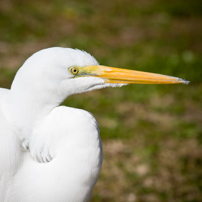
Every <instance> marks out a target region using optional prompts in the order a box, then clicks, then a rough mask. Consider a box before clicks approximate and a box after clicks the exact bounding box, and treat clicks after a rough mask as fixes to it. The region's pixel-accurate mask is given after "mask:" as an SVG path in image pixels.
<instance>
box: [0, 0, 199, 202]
mask: <svg viewBox="0 0 202 202" xmlns="http://www.w3.org/2000/svg"><path fill="white" fill-rule="evenodd" d="M51 46H62V47H72V48H78V49H84V50H86V51H87V52H89V53H91V54H92V55H94V56H95V58H97V60H98V61H99V62H100V64H104V65H109V66H117V67H122V68H128V69H137V70H142V71H150V72H156V73H162V74H168V75H173V76H177V77H181V78H184V79H186V80H190V81H191V83H190V85H161V86H160V85H130V86H126V87H122V88H119V89H112V88H109V89H104V90H98V91H94V92H89V93H85V94H82V95H75V96H72V97H70V98H68V100H67V101H65V103H64V104H66V105H69V106H72V107H77V108H83V109H86V110H88V111H90V112H92V113H93V114H94V116H95V117H96V119H97V121H98V122H99V124H100V131H101V137H102V140H103V148H104V162H103V167H102V171H101V174H100V177H99V179H98V182H97V184H96V187H95V189H94V193H93V197H92V200H91V201H94V202H135V201H138V202H162V201H165V202H167V201H169V202H173V201H174V202H201V201H202V1H201V0H192V1H191V0H170V1H167V0H136V1H135V0H133V1H132V0H111V1H102V0H97V1H93V0H86V1H82V0H74V1H73V0H71V1H65V0H58V1H49V0H35V1H27V0H1V1H0V85H1V86H2V87H7V88H9V87H10V85H11V82H12V80H13V77H14V75H15V72H16V71H17V69H18V68H19V67H20V66H21V65H22V63H23V62H24V61H25V59H26V58H27V57H29V56H30V55H31V54H33V53H34V52H36V51H38V50H40V49H43V48H47V47H51ZM36 82H37V81H36Z"/></svg>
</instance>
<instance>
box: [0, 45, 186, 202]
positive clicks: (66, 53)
mask: <svg viewBox="0 0 202 202" xmlns="http://www.w3.org/2000/svg"><path fill="white" fill-rule="evenodd" d="M128 83H187V82H186V81H184V80H182V79H178V78H175V77H168V76H163V75H159V74H151V73H144V72H137V71H132V70H124V69H118V68H111V67H105V66H100V65H98V63H97V61H96V60H95V59H94V58H93V57H92V56H91V55H90V54H88V53H86V52H84V51H80V50H74V49H70V48H49V49H45V50H42V51H39V52H37V53H35V54H34V55H33V56H31V57H30V58H29V59H28V60H27V61H26V62H25V63H24V64H23V66H22V67H21V68H20V70H19V71H18V72H17V74H16V77H15V79H14V81H13V83H12V86H11V89H10V90H8V89H3V88H0V162H1V163H0V202H87V201H89V200H90V198H91V195H92V190H93V187H94V185H95V183H96V181H97V178H98V175H99V172H100V169H101V165H102V143H101V140H100V136H99V129H98V125H97V122H96V120H95V119H94V117H93V116H92V115H91V114H90V113H88V112H86V111H84V110H80V109H75V108H70V107H65V106H59V105H60V104H61V103H62V102H63V101H64V100H65V99H66V98H67V97H68V96H70V95H72V94H75V93H82V92H86V91H91V90H94V89H100V88H104V87H108V86H112V87H119V86H122V85H125V84H128Z"/></svg>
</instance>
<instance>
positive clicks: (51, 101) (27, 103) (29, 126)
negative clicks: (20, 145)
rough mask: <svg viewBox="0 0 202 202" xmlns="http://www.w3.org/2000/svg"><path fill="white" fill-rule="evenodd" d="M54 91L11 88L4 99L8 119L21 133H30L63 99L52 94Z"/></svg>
mask: <svg viewBox="0 0 202 202" xmlns="http://www.w3.org/2000/svg"><path fill="white" fill-rule="evenodd" d="M54 93H55V94H56V92H49V91H42V90H41V91H40V90H39V91H35V90H34V89H29V88H27V87H26V86H25V87H24V88H22V89H15V88H14V89H12V88H11V90H10V92H9V93H8V95H7V96H6V97H5V100H4V106H5V107H4V108H5V110H6V114H7V118H8V120H9V121H10V122H11V123H12V124H14V125H15V126H16V127H18V128H19V129H20V131H21V132H22V133H31V132H32V130H33V129H34V127H36V125H40V124H41V123H42V121H43V120H44V119H45V118H46V117H47V116H48V114H49V113H50V112H51V111H52V110H53V109H54V108H55V107H57V106H59V105H60V104H61V102H62V101H63V100H64V99H65V98H63V97H62V96H61V97H59V96H58V95H55V96H54Z"/></svg>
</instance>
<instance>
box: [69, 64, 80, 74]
mask: <svg viewBox="0 0 202 202" xmlns="http://www.w3.org/2000/svg"><path fill="white" fill-rule="evenodd" d="M70 72H71V73H72V74H73V75H77V74H78V73H79V69H78V67H75V66H73V67H70Z"/></svg>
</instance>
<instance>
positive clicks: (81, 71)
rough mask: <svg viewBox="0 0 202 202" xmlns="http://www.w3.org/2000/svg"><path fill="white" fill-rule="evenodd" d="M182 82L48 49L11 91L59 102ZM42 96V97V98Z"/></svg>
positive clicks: (72, 52) (28, 63)
mask: <svg viewBox="0 0 202 202" xmlns="http://www.w3.org/2000/svg"><path fill="white" fill-rule="evenodd" d="M175 83H184V84H187V83H188V81H185V80H183V79H180V78H176V77H171V76H165V75H160V74H154V73H146V72H141V71H135V70H127V69H121V68H114V67H108V66H102V65H99V64H98V62H97V61H96V59H95V58H94V57H93V56H91V55H90V54H88V53H87V52H85V51H81V50H78V49H71V48H59V47H55V48H48V49H44V50H41V51H39V52H37V53H35V54H33V55H32V56H31V57H30V58H28V59H27V60H26V62H25V63H24V64H23V66H22V67H21V68H20V70H19V71H18V73H17V75H16V78H15V79H14V82H13V84H12V87H11V89H12V90H13V91H14V90H15V89H18V88H21V89H27V91H29V92H30V93H33V92H41V94H38V96H42V97H43V95H47V94H52V95H53V94H54V95H55V96H56V95H57V96H58V97H61V99H62V101H63V100H64V99H65V98H66V97H67V96H69V95H71V94H76V93H82V92H86V91H91V90H94V89H100V88H105V87H110V86H111V87H120V86H123V85H127V84H175ZM42 94H43V95H42Z"/></svg>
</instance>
